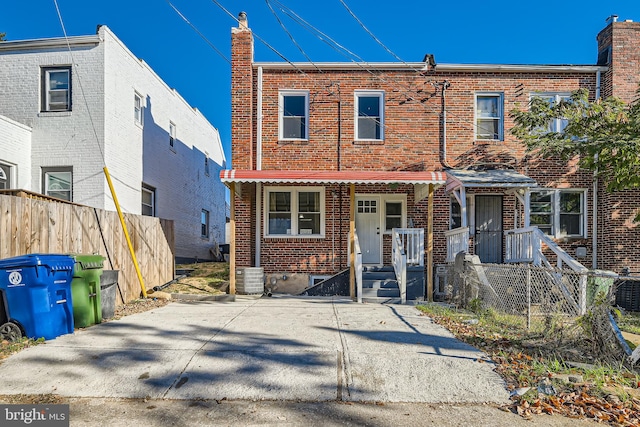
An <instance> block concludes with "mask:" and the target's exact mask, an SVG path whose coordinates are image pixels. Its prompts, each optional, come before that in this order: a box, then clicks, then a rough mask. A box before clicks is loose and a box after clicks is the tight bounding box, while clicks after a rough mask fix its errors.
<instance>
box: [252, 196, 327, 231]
mask: <svg viewBox="0 0 640 427" xmlns="http://www.w3.org/2000/svg"><path fill="white" fill-rule="evenodd" d="M265 199H266V200H265V202H266V207H267V208H266V209H265V216H266V218H265V234H266V235H267V236H271V237H284V236H304V237H320V236H323V235H324V189H323V188H319V187H300V188H287V187H268V188H266V190H265Z"/></svg>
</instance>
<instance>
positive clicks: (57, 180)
mask: <svg viewBox="0 0 640 427" xmlns="http://www.w3.org/2000/svg"><path fill="white" fill-rule="evenodd" d="M42 181H43V185H42V187H43V188H44V194H46V195H47V196H51V197H57V198H58V199H62V200H68V201H70V202H71V201H73V193H72V190H73V170H72V168H71V167H60V168H57V167H51V168H42Z"/></svg>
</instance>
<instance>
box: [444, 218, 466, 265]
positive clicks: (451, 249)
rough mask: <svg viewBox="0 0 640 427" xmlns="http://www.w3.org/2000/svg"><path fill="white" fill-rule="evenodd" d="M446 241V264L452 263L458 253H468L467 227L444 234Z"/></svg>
mask: <svg viewBox="0 0 640 427" xmlns="http://www.w3.org/2000/svg"><path fill="white" fill-rule="evenodd" d="M444 236H445V238H446V239H447V260H446V261H447V262H454V261H455V260H456V255H457V254H458V253H459V252H466V253H469V227H458V228H454V229H452V230H448V231H445V232H444Z"/></svg>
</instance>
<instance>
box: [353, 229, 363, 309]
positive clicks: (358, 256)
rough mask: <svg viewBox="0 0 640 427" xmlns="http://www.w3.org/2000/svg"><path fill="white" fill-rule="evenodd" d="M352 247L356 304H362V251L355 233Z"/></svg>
mask: <svg viewBox="0 0 640 427" xmlns="http://www.w3.org/2000/svg"><path fill="white" fill-rule="evenodd" d="M353 247H354V251H355V269H354V270H355V274H356V292H357V293H358V296H357V298H358V302H359V303H362V250H361V249H360V241H359V240H358V233H357V232H356V233H354V239H353Z"/></svg>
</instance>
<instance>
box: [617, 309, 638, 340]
mask: <svg viewBox="0 0 640 427" xmlns="http://www.w3.org/2000/svg"><path fill="white" fill-rule="evenodd" d="M616 322H617V323H618V327H619V328H620V330H621V331H624V332H629V333H631V334H636V335H640V313H625V314H623V315H620V316H619V317H618V318H617V319H616Z"/></svg>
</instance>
